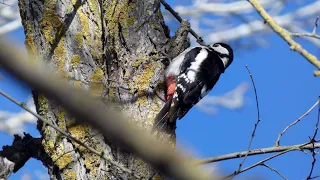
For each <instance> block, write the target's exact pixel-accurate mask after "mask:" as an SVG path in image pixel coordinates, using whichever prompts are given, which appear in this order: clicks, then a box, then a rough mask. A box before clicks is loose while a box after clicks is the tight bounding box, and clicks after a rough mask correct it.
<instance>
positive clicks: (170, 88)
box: [167, 76, 176, 101]
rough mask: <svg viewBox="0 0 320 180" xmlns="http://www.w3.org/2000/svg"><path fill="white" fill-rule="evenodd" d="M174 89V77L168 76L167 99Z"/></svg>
mask: <svg viewBox="0 0 320 180" xmlns="http://www.w3.org/2000/svg"><path fill="white" fill-rule="evenodd" d="M175 90H176V82H175V80H174V77H173V76H169V77H168V78H167V101H169V100H170V98H171V97H172V96H173V94H174V92H175Z"/></svg>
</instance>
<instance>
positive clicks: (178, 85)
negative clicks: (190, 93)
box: [177, 84, 186, 92]
mask: <svg viewBox="0 0 320 180" xmlns="http://www.w3.org/2000/svg"><path fill="white" fill-rule="evenodd" d="M177 87H178V88H180V89H181V90H182V92H186V88H185V87H183V86H182V85H181V84H177Z"/></svg>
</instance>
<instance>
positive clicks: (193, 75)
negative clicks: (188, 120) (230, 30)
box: [154, 43, 233, 131]
mask: <svg viewBox="0 0 320 180" xmlns="http://www.w3.org/2000/svg"><path fill="white" fill-rule="evenodd" d="M232 61H233V50H232V48H231V47H230V46H229V45H227V44H225V43H215V44H212V45H208V46H198V47H193V48H188V49H186V50H185V51H184V52H182V53H181V54H180V55H178V56H177V57H176V58H174V59H173V61H172V62H171V63H170V64H169V66H168V67H167V69H166V71H165V82H166V86H167V91H166V104H165V105H164V107H163V108H162V109H161V110H160V112H159V113H158V115H157V116H156V118H155V123H154V129H155V128H157V127H159V126H160V125H161V124H162V125H161V129H162V127H163V126H165V125H166V129H167V130H171V131H172V130H174V129H175V128H176V127H175V124H176V123H175V122H176V120H177V119H181V118H182V117H183V116H185V115H186V113H187V112H188V111H189V110H190V109H191V108H192V107H193V106H194V105H195V104H197V103H198V102H199V101H200V100H201V99H202V98H203V97H204V96H205V95H206V94H207V93H208V92H209V91H210V90H211V89H212V88H213V86H214V85H215V84H216V83H217V81H218V80H219V77H220V75H221V73H224V71H225V70H226V69H227V68H228V67H229V65H230V64H231V63H232Z"/></svg>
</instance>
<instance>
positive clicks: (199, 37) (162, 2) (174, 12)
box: [160, 0, 206, 46]
mask: <svg viewBox="0 0 320 180" xmlns="http://www.w3.org/2000/svg"><path fill="white" fill-rule="evenodd" d="M160 2H161V4H162V5H163V6H164V7H165V8H166V10H168V11H169V12H170V13H171V14H172V15H173V16H174V17H175V18H176V19H177V20H178V21H179V22H180V23H181V22H182V18H181V16H180V15H179V14H178V13H177V12H176V11H175V10H173V9H172V7H171V6H170V5H169V4H168V3H167V2H166V1H165V0H160ZM189 32H190V33H191V34H192V36H193V37H195V38H196V39H197V42H198V43H199V44H200V45H202V46H205V45H206V44H205V42H204V41H203V39H202V37H201V36H199V35H198V34H197V33H196V32H195V31H194V30H192V29H191V28H190V30H189Z"/></svg>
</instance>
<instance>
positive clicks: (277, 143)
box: [275, 100, 319, 146]
mask: <svg viewBox="0 0 320 180" xmlns="http://www.w3.org/2000/svg"><path fill="white" fill-rule="evenodd" d="M318 104H319V100H318V101H317V102H316V103H314V104H313V105H312V106H311V108H310V109H309V110H308V111H307V112H305V113H304V114H303V115H302V116H300V117H299V118H298V119H297V120H295V121H294V122H292V123H291V124H289V125H288V126H287V127H286V128H285V129H284V130H283V131H282V132H281V133H280V134H279V136H278V138H277V140H276V143H275V146H280V138H281V137H282V135H283V134H284V133H285V132H286V131H287V130H288V129H289V128H290V127H291V126H294V125H295V124H297V123H298V122H299V121H301V120H302V118H304V117H305V116H307V115H308V114H309V113H310V112H311V111H312V110H313V109H314V108H315V107H316V106H317V105H318Z"/></svg>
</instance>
